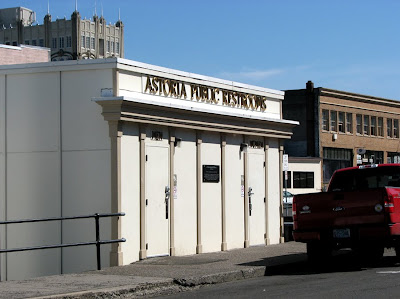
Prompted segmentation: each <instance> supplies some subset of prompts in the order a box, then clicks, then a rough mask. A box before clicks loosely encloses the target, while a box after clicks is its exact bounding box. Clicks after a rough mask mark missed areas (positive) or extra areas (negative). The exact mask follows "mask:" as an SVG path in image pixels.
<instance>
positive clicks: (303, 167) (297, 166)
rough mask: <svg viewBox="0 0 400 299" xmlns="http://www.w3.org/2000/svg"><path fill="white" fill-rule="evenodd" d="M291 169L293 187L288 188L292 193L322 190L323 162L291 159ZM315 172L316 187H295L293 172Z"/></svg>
mask: <svg viewBox="0 0 400 299" xmlns="http://www.w3.org/2000/svg"><path fill="white" fill-rule="evenodd" d="M289 171H290V172H291V180H292V184H291V186H292V187H291V188H287V190H288V191H289V192H290V193H292V194H304V193H312V192H321V191H322V186H321V178H322V173H321V162H307V161H303V162H300V161H299V162H290V161H289ZM295 171H300V172H313V173H314V188H293V172H295Z"/></svg>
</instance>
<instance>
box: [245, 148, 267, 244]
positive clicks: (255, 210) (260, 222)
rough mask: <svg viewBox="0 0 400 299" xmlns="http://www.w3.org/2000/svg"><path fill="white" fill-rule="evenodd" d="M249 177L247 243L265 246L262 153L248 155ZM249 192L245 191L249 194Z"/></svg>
mask: <svg viewBox="0 0 400 299" xmlns="http://www.w3.org/2000/svg"><path fill="white" fill-rule="evenodd" d="M248 176H249V180H248V182H249V189H250V188H251V192H250V193H249V241H250V245H259V244H265V241H264V234H265V203H264V198H265V179H264V177H265V171H264V152H263V151H261V150H260V151H259V152H253V153H248ZM249 191H250V190H247V192H249Z"/></svg>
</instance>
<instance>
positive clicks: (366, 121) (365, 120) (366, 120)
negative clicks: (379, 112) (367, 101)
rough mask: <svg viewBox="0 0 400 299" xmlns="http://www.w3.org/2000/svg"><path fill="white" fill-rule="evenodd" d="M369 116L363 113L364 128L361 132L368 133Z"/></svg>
mask: <svg viewBox="0 0 400 299" xmlns="http://www.w3.org/2000/svg"><path fill="white" fill-rule="evenodd" d="M369 129H370V128H369V116H368V115H364V130H363V133H364V135H369V134H370V132H369Z"/></svg>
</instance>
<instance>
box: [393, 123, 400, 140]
mask: <svg viewBox="0 0 400 299" xmlns="http://www.w3.org/2000/svg"><path fill="white" fill-rule="evenodd" d="M393 137H394V138H399V120H398V119H394V120H393Z"/></svg>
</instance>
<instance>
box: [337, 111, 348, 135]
mask: <svg viewBox="0 0 400 299" xmlns="http://www.w3.org/2000/svg"><path fill="white" fill-rule="evenodd" d="M345 118H346V114H345V112H343V111H338V121H337V129H338V132H339V133H345V132H346V128H345V123H346V121H345Z"/></svg>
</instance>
